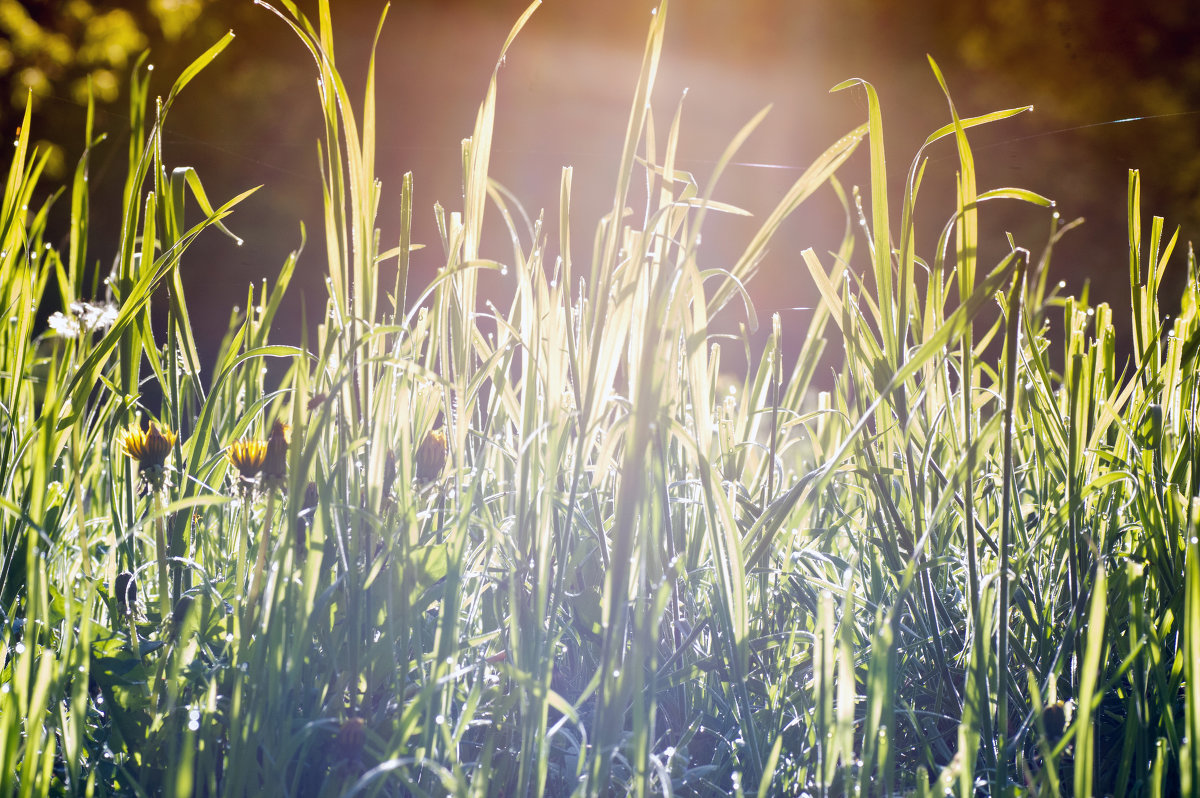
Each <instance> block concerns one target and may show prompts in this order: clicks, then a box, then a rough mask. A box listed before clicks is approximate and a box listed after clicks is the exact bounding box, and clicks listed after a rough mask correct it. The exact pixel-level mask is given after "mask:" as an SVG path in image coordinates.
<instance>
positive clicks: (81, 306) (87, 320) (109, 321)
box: [71, 302, 117, 332]
mask: <svg viewBox="0 0 1200 798" xmlns="http://www.w3.org/2000/svg"><path fill="white" fill-rule="evenodd" d="M71 313H73V314H74V315H75V316H76V317H78V318H79V320H80V321H81V322H83V328H84V329H85V330H87V331H88V332H96V331H98V330H107V329H108V328H109V327H111V326H112V325H113V322H115V321H116V320H117V306H116V305H113V304H110V303H107V302H106V303H105V304H103V305H94V304H92V303H91V302H72V303H71Z"/></svg>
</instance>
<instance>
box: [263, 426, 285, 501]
mask: <svg viewBox="0 0 1200 798" xmlns="http://www.w3.org/2000/svg"><path fill="white" fill-rule="evenodd" d="M287 451H288V441H287V427H286V426H285V425H284V424H283V422H281V421H276V422H275V423H274V425H272V427H271V435H270V437H268V438H267V448H266V453H265V454H264V456H263V464H262V481H263V485H264V486H265V487H267V488H268V489H270V488H282V487H283V486H284V485H285V484H287Z"/></svg>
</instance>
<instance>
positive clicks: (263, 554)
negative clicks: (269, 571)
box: [246, 488, 275, 612]
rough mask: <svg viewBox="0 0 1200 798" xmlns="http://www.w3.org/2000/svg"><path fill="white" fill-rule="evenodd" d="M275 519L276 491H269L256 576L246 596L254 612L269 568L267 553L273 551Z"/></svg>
mask: <svg viewBox="0 0 1200 798" xmlns="http://www.w3.org/2000/svg"><path fill="white" fill-rule="evenodd" d="M274 517H275V489H274V488H272V489H270V490H268V491H267V518H266V521H265V522H264V524H263V531H262V537H261V539H260V540H259V541H258V557H257V559H255V561H254V575H253V577H251V580H250V592H249V593H247V594H246V606H247V607H248V608H249V609H248V611H249V612H253V611H254V605H255V604H256V603H257V602H258V594H259V593H260V592H261V591H262V583H263V571H264V570H265V569H266V567H267V553H268V552H269V551H270V550H271V522H272V521H273V520H274Z"/></svg>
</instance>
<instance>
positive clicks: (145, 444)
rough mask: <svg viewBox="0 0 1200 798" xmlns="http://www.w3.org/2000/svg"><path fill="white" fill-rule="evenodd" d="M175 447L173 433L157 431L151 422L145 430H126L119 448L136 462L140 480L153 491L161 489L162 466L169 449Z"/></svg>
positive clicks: (163, 471)
mask: <svg viewBox="0 0 1200 798" xmlns="http://www.w3.org/2000/svg"><path fill="white" fill-rule="evenodd" d="M174 445H175V433H174V432H172V431H171V430H169V429H166V428H163V429H159V428H158V425H157V424H155V423H154V422H153V421H151V422H150V428H149V429H147V430H141V429H136V428H135V429H131V430H126V432H125V435H124V437H123V438H122V440H121V448H122V449H124V450H125V454H127V455H129V456H130V457H132V458H133V459H134V460H137V462H138V471H139V472H140V473H141V475H142V478H143V479H145V480H146V482H147V483H148V484H149V485H150V486H152V487H153V488H155V489H158V488H161V487H162V485H163V478H164V477H165V476H166V469H165V468H164V467H163V464H164V463H166V461H167V455H169V454H170V453H171V447H172V446H174Z"/></svg>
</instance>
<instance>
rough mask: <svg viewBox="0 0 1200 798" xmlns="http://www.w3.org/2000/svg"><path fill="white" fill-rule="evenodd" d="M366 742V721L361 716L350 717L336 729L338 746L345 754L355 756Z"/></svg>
mask: <svg viewBox="0 0 1200 798" xmlns="http://www.w3.org/2000/svg"><path fill="white" fill-rule="evenodd" d="M366 744H367V722H366V721H364V720H363V719H362V718H350V719H348V720H347V721H346V722H345V723H343V724H342V728H340V729H338V746H339V747H340V748H341V749H342V753H343V754H344V755H345V756H347V757H354V756H357V755H358V753H359V752H360V751H362V748H363V746H364V745H366Z"/></svg>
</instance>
